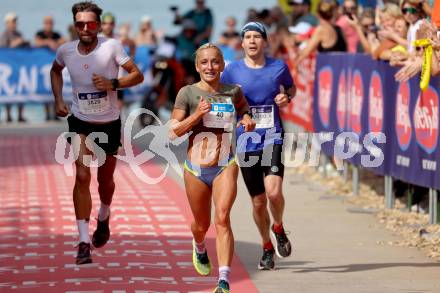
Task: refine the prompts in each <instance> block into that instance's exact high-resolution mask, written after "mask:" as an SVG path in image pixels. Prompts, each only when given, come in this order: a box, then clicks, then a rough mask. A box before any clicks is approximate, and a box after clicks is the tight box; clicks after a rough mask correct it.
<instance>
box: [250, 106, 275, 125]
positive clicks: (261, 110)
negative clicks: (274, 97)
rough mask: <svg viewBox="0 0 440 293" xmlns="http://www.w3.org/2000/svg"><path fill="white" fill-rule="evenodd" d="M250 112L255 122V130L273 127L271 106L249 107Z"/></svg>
mask: <svg viewBox="0 0 440 293" xmlns="http://www.w3.org/2000/svg"><path fill="white" fill-rule="evenodd" d="M250 110H251V113H252V117H253V119H254V121H255V122H256V126H255V127H256V128H272V127H274V118H273V117H274V113H273V105H262V106H251V107H250Z"/></svg>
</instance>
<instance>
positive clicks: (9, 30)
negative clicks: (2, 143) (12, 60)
mask: <svg viewBox="0 0 440 293" xmlns="http://www.w3.org/2000/svg"><path fill="white" fill-rule="evenodd" d="M17 20H18V16H17V14H15V13H14V12H9V13H7V14H6V15H5V24H6V30H5V31H4V32H3V33H2V35H1V36H0V47H6V48H23V47H29V42H27V41H25V40H24V39H23V37H22V36H21V33H20V32H19V31H18V30H17ZM11 107H12V104H6V120H7V121H8V122H12V116H11ZM17 108H18V121H19V122H26V119H24V117H23V108H24V105H23V104H22V103H19V104H17Z"/></svg>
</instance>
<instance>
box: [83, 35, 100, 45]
mask: <svg viewBox="0 0 440 293" xmlns="http://www.w3.org/2000/svg"><path fill="white" fill-rule="evenodd" d="M97 38H98V36H97V35H83V36H81V35H79V40H80V41H81V43H83V44H84V45H91V44H93V42H95V40H96V39H97Z"/></svg>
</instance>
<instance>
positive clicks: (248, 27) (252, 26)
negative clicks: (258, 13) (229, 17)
mask: <svg viewBox="0 0 440 293" xmlns="http://www.w3.org/2000/svg"><path fill="white" fill-rule="evenodd" d="M250 31H254V32H257V33H260V34H261V36H262V37H263V39H265V40H267V32H266V28H265V27H264V25H263V24H261V23H260V22H256V21H252V22H248V23H246V24H245V25H244V27H243V28H242V29H241V38H243V37H244V34H245V33H246V32H250Z"/></svg>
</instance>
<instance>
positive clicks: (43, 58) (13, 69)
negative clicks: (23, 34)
mask: <svg viewBox="0 0 440 293" xmlns="http://www.w3.org/2000/svg"><path fill="white" fill-rule="evenodd" d="M54 59H55V53H54V52H53V51H51V50H49V49H41V48H40V49H7V48H0V104H2V103H13V102H45V101H53V97H52V91H51V86H50V68H51V67H52V63H53V61H54ZM135 63H136V64H137V65H138V66H139V69H140V70H141V71H142V72H143V73H144V75H145V80H144V82H143V83H142V84H140V85H138V86H136V87H133V88H130V89H126V90H125V97H126V100H129V101H130V100H138V99H139V98H140V97H141V96H142V95H143V94H144V93H145V92H146V89H147V88H148V86H149V83H150V82H151V78H149V76H150V74H149V71H150V67H151V65H150V63H151V61H150V52H149V48H148V47H139V48H137V49H136V56H135ZM63 78H64V87H63V93H64V98H65V99H66V100H67V101H68V100H70V99H71V97H72V88H71V84H70V78H69V74H68V73H67V70H64V71H63Z"/></svg>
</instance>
